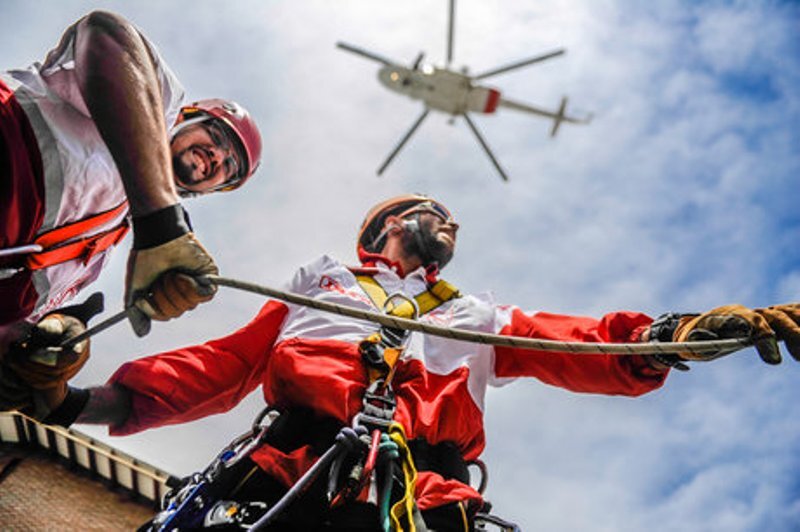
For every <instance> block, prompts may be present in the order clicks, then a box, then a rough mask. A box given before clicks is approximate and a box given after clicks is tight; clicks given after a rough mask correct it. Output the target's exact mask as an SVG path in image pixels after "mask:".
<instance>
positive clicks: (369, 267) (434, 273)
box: [350, 249, 439, 284]
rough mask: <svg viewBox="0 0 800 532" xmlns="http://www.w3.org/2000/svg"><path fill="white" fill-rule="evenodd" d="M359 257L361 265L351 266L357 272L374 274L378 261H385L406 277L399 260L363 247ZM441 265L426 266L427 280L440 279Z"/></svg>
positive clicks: (433, 281)
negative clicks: (393, 259)
mask: <svg viewBox="0 0 800 532" xmlns="http://www.w3.org/2000/svg"><path fill="white" fill-rule="evenodd" d="M358 258H359V259H360V260H361V266H360V267H358V266H356V267H351V268H350V271H352V272H353V273H355V274H372V275H374V274H375V273H377V268H378V263H383V264H385V265H386V266H387V267H389V268H391V269H392V270H394V272H395V273H397V275H399V276H400V277H405V276H406V272H404V271H403V267H402V266H401V265H400V263H399V262H395V261H392V260H389V259H388V258H386V257H384V256H383V255H381V254H380V253H369V252H367V251H364V250H363V249H359V250H358ZM438 275H439V267H438V266H437V265H436V264H431V265H429V266H427V267H426V268H425V281H426V282H428V283H429V284H433V283H435V282H436V281H438V279H437V277H438Z"/></svg>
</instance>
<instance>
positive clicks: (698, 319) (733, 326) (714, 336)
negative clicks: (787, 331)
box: [672, 305, 796, 364]
mask: <svg viewBox="0 0 800 532" xmlns="http://www.w3.org/2000/svg"><path fill="white" fill-rule="evenodd" d="M795 328H796V325H795ZM729 338H743V339H748V340H751V341H753V343H754V344H755V348H756V350H757V351H758V354H759V355H760V356H761V359H762V360H763V361H764V362H766V363H767V364H778V363H780V361H781V355H780V351H779V350H778V342H777V339H776V335H775V331H773V329H772V328H771V327H770V324H769V322H768V321H767V319H766V318H765V317H764V315H762V314H761V313H760V312H759V311H755V310H752V309H749V308H747V307H743V306H742V305H727V306H724V307H719V308H715V309H713V310H710V311H708V312H706V313H704V314H700V315H689V316H684V317H682V318H681V319H680V321H679V323H678V326H677V328H676V329H675V332H674V333H673V337H672V339H673V341H675V342H695V341H703V340H723V339H729ZM730 352H732V351H727V352H717V353H707V354H696V353H688V352H683V353H680V357H681V358H682V359H684V360H713V359H715V358H719V357H721V356H724V355H727V354H729V353H730Z"/></svg>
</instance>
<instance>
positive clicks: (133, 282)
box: [125, 232, 219, 336]
mask: <svg viewBox="0 0 800 532" xmlns="http://www.w3.org/2000/svg"><path fill="white" fill-rule="evenodd" d="M217 273H219V270H218V269H217V266H216V264H214V260H213V259H212V258H211V256H210V255H209V254H208V252H207V251H206V250H205V248H203V246H202V245H201V244H200V242H198V240H197V239H196V238H195V236H194V234H193V233H191V232H190V233H185V234H183V235H181V236H179V237H177V238H175V239H173V240H170V241H169V242H166V243H164V244H161V245H158V246H155V247H150V248H146V249H133V250H131V252H130V255H129V256H128V271H127V275H126V279H125V306H126V307H129V306H131V305H135V307H134V308H133V309H132V312H131V313H130V315H129V318H130V321H131V325H132V326H133V330H134V332H135V333H136V334H137V335H138V336H144V335H146V334H147V333H148V332H149V331H150V319H155V320H159V321H166V320H169V319H172V318H176V317H178V316H180V315H181V314H183V313H184V312H186V311H187V310H192V309H193V308H195V307H196V306H197V305H198V304H200V303H203V302H205V301H209V300H210V299H211V298H213V297H214V294H215V293H216V290H217V288H216V285H213V284H211V283H201V282H200V281H198V280H197V279H196V278H195V277H194V276H199V275H207V274H213V275H216V274H217Z"/></svg>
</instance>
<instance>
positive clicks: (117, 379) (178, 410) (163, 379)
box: [109, 301, 288, 436]
mask: <svg viewBox="0 0 800 532" xmlns="http://www.w3.org/2000/svg"><path fill="white" fill-rule="evenodd" d="M287 311H288V309H287V307H286V306H285V305H283V304H282V303H278V302H274V301H270V302H269V303H267V304H266V305H264V307H263V308H262V309H261V312H259V314H258V315H257V316H256V317H255V319H253V321H251V322H250V323H248V324H247V325H246V326H244V327H243V328H241V329H239V330H238V331H236V332H235V333H233V334H231V335H230V336H226V337H224V338H220V339H218V340H212V341H210V342H207V343H205V344H201V345H196V346H192V347H185V348H181V349H176V350H174V351H168V352H165V353H161V354H158V355H153V356H150V357H146V358H141V359H139V360H134V361H132V362H128V363H126V364H124V365H123V366H122V367H120V368H119V369H118V370H117V371H116V372H115V373H114V375H112V376H111V379H110V380H109V384H120V385H123V386H125V387H126V388H128V389H129V390H131V391H132V392H133V404H132V409H131V414H130V416H129V417H128V419H127V420H126V422H125V423H124V424H122V425H119V426H116V427H112V428H111V429H110V430H109V433H110V434H111V435H114V436H121V435H125V434H131V433H134V432H139V431H141V430H144V429H147V428H153V427H159V426H162V425H171V424H175V423H185V422H187V421H192V420H195V419H199V418H201V417H205V416H209V415H212V414H218V413H220V412H226V411H228V410H230V409H231V408H233V407H234V406H236V405H237V404H238V403H239V402H240V401H241V400H242V399H243V398H244V397H246V396H247V395H248V394H249V393H250V392H252V391H253V390H254V389H255V388H256V387H257V386H258V385H259V384H260V383H261V377H262V373H263V371H264V367H265V365H266V362H267V360H268V358H269V353H270V351H271V350H272V346H273V344H274V343H275V339H276V338H277V337H278V333H279V332H280V327H281V324H282V323H283V320H284V318H285V317H286V313H287Z"/></svg>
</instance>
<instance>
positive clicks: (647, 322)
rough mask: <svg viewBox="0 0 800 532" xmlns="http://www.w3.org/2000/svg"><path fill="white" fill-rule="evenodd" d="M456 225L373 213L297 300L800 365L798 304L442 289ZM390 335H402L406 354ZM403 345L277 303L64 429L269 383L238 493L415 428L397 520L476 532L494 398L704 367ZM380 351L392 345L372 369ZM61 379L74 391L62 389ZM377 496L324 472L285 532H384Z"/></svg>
mask: <svg viewBox="0 0 800 532" xmlns="http://www.w3.org/2000/svg"><path fill="white" fill-rule="evenodd" d="M457 231H458V224H457V223H456V222H455V220H454V219H453V217H452V215H451V214H450V212H449V211H448V210H447V209H446V208H445V207H444V206H443V205H442V204H441V203H438V202H437V201H435V200H432V199H430V198H427V197H424V196H418V195H406V196H400V197H396V198H392V199H390V200H387V201H385V202H383V203H381V204H379V205H377V206H376V207H374V208H373V209H372V210H371V211H370V212H369V213H368V214H367V216H366V219H365V221H364V223H363V226H362V227H361V231H360V234H359V237H358V254H359V257H360V259H361V266H360V267H358V268H348V267H346V266H344V265H342V264H341V263H339V262H338V261H336V260H334V259H332V258H330V257H322V258H321V259H319V260H317V261H315V262H313V263H311V264H310V265H308V266H305V267H303V268H301V269H300V270H299V271H298V272H297V274H296V275H295V277H294V279H293V280H292V281H291V283H290V285H289V288H288V289H289V290H290V291H292V292H295V293H299V294H304V295H306V296H311V297H313V298H314V299H316V300H324V301H329V302H333V303H340V304H343V305H348V306H351V307H355V308H360V309H364V310H373V311H375V310H380V309H382V308H384V306H385V301H384V299H385V298H386V294H387V293H399V294H403V295H404V296H405V297H407V298H410V299H413V300H414V301H416V305H417V307H418V310H419V313H420V314H421V315H420V316H418V319H419V320H420V321H422V322H427V323H431V324H436V325H443V326H447V327H453V328H457V329H466V330H471V331H478V332H484V333H499V334H501V335H511V336H524V337H532V338H541V339H550V340H562V341H583V342H608V343H619V342H640V341H647V340H650V339H652V340H657V341H673V340H675V341H685V340H697V339H711V338H730V337H742V338H748V339H752V340H753V341H755V342H756V347H757V349H758V351H759V353H760V354H761V356H762V358H764V360H765V361H767V362H769V363H778V362H780V354H779V351H778V346H777V340H784V341H786V345H787V347H788V349H789V350H790V351H791V353H792V355H793V356H794V357H795V358H798V357H800V326H799V325H798V324H800V310H799V306H798V305H782V306H776V307H770V308H768V309H758V310H750V309H747V308H745V307H741V306H739V305H731V306H727V307H720V308H719V309H715V310H712V311H710V312H708V313H705V314H700V315H691V316H675V315H669V316H667V317H665V318H663V319H659V320H657V321H655V322H654V321H653V320H652V319H651V318H649V317H648V316H645V315H644V314H640V313H635V312H615V313H610V314H607V315H605V316H603V317H602V318H601V319H599V320H597V319H592V318H588V317H575V316H564V315H556V314H550V313H545V312H535V313H532V314H528V313H524V312H523V311H522V310H520V309H519V308H516V307H513V306H507V305H500V304H497V303H495V302H494V301H493V299H492V297H491V296H490V295H468V294H464V293H461V292H459V291H458V290H456V289H455V288H454V287H452V286H451V285H449V284H448V283H446V282H443V281H441V280H439V279H437V276H438V273H439V270H440V269H442V268H444V267H445V265H447V263H448V262H449V261H450V259H451V258H452V256H453V252H454V250H455V244H456V234H457ZM397 303H398V304H397V305H396V306H397V308H400V307H402V306H403V304H402V300H401V301H399V302H397ZM408 306H411V307H412V308H413V307H414V305H413V304H410V302H409V305H408ZM386 308H389V307H386ZM391 312H392V313H395V311H394V310H392V311H391ZM413 313H414V312H412V314H413ZM376 333H378V335H377V336H376ZM393 334H395V335H397V337H399V338H401V341H400V342H394V343H393V341H392V338H391V336H392V335H393ZM403 336H404V335H403V333H402V332H399V331H396V330H386V329H382V328H380V327H379V326H378V325H376V324H373V323H370V322H366V321H361V320H355V319H351V318H347V317H343V316H341V315H338V314H332V313H325V312H321V311H318V310H314V309H311V308H307V307H302V306H296V305H290V304H284V303H280V302H277V301H269V302H267V303H266V304H265V305H264V307H263V308H262V310H261V311H260V312H259V313H258V315H257V316H256V317H255V318H254V319H253V320H252V321H250V323H248V324H247V325H245V326H244V327H242V328H241V329H239V330H238V331H236V332H234V333H232V334H231V335H229V336H226V337H223V338H219V339H216V340H212V341H209V342H207V343H204V344H202V345H196V346H192V347H186V348H182V349H176V350H174V351H171V352H166V353H161V354H157V355H154V356H150V357H146V358H142V359H139V360H135V361H132V362H128V363H126V364H124V365H123V366H122V367H120V368H119V369H118V370H117V371H116V372H115V374H114V375H113V376H112V377H111V379H110V381H109V382H108V383H107V384H106V385H104V386H100V387H96V388H90V389H88V390H78V389H74V388H71V389H69V392H68V393H67V392H66V391H65V392H64V397H65V400H64V402H63V403H62V405H61V406H60V407H59V408H58V410H57V411H56V414H57V415H56V418H54V419H52V420H51V421H53V422H57V423H62V424H66V425H68V424H70V423H72V422H75V421H77V422H78V423H101V424H107V425H109V427H110V433H111V434H114V435H125V434H131V433H134V432H138V431H141V430H145V429H148V428H153V427H159V426H163V425H169V424H175V423H185V422H189V421H191V420H194V419H198V418H202V417H205V416H208V415H211V414H216V413H219V412H224V411H227V410H229V409H231V408H232V407H234V406H235V405H236V404H237V403H239V402H240V401H241V400H242V399H243V398H244V397H245V396H246V395H248V394H249V393H250V392H252V391H253V390H255V389H256V388H257V387H258V386H261V387H262V392H263V394H264V399H265V401H266V402H267V403H268V404H269V405H272V406H274V407H275V408H277V409H278V410H279V411H281V412H282V414H281V416H280V417H279V418H278V420H277V421H276V422H275V423H273V425H272V426H271V428H270V429H269V431H268V432H267V435H266V437H265V439H264V440H263V441H262V442H261V443H260V445H259V446H258V447H257V448H256V449H255V450H253V451H252V453H251V454H249V455H248V456H246V457H245V458H243V459H241V460H238V461H237V462H236V465H235V466H232V469H231V471H230V472H229V474H230V475H233V476H234V477H235V481H233V482H230V484H229V486H228V487H229V488H230V493H226V494H225V496H226V497H229V498H231V499H234V500H238V501H261V502H266V503H267V504H269V505H271V504H274V503H275V502H276V501H277V500H279V499H280V498H281V497H282V496H283V495H284V494H285V493H286V491H287V489H289V487H290V486H292V485H293V484H294V483H295V482H296V481H297V480H298V478H300V477H301V475H302V474H303V473H304V472H305V471H307V470H308V469H309V468H310V467H311V466H312V464H314V463H315V461H316V460H318V459H319V457H320V456H321V455H322V454H323V452H324V451H325V449H327V448H328V447H329V446H330V445H331V444H332V442H333V441H334V438H335V437H336V433H337V430H340V428H341V427H349V426H351V425H355V426H359V425H361V424H363V425H365V426H368V427H370V428H374V427H376V426H380V425H381V424H380V422H379V421H375V420H376V419H380V418H381V416H386V418H384V421H386V424H387V425H389V426H391V427H394V429H391V428H390V429H389V430H390V431H391V430H395V431H396V432H402V433H403V437H402V438H401V440H400V442H401V443H403V442H407V447H408V449H409V452H410V454H411V456H412V457H413V463H414V464H416V469H417V470H418V476H417V478H416V481H415V483H411V485H412V487H413V494H412V495H413V500H414V504H415V506H414V508H415V509H414V510H409V511H406V512H405V514H404V513H403V511H398V513H399V516H400V517H402V516H403V515H405V517H407V518H409V519H411V517H409V515H410V514H414V515H415V517H414V518H413V519H415V520H416V522H417V525H418V526H419V527H420V528H419V529H422V528H421V527H422V526H423V524H422V521H421V520H424V524H425V526H427V527H428V528H431V529H435V530H470V529H471V528H472V523H473V518H474V516H475V514H476V512H477V511H478V510H479V509H480V508H481V506H482V504H483V499H482V497H481V495H480V494H479V493H478V492H477V491H476V490H475V489H474V488H473V487H471V486H470V485H469V482H468V475H467V474H466V473H465V471H466V466H465V463H466V462H467V461H469V460H473V459H476V458H478V457H479V456H480V454H481V452H482V451H483V448H484V444H485V437H484V428H483V427H484V426H483V415H484V412H483V409H484V396H485V393H486V389H487V387H488V386H490V385H493V386H502V385H504V384H506V383H508V382H510V381H512V380H513V379H515V378H518V377H535V378H537V379H538V380H540V381H542V382H544V383H547V384H550V385H554V386H558V387H562V388H566V389H569V390H572V391H575V392H585V393H598V394H611V395H626V396H637V395H640V394H644V393H647V392H650V391H652V390H655V389H657V388H659V387H660V386H661V385H662V384H663V383H664V380H665V379H666V377H667V374H668V373H669V371H670V368H671V366H678V365H683V363H684V360H683V359H686V358H693V359H696V358H700V359H702V358H704V357H702V356H700V357H698V356H696V355H686V356H684V355H681V356H678V355H668V356H659V357H653V356H642V355H627V356H615V355H582V356H573V355H570V354H566V353H555V352H541V351H531V350H524V349H518V348H514V347H492V346H489V345H483V344H472V343H468V342H464V341H456V340H452V339H449V338H441V337H438V336H430V335H424V334H421V333H416V332H415V333H411V334H410V335H409V336H408V337H407V338H405V339H403ZM400 343H402V348H401V349H400V350H399V360H390V359H389V357H388V356H387V355H386V352H388V351H389V347H391V346H392V345H397V344H400ZM378 347H381V348H383V347H385V348H386V350H385V351H384V357H383V358H381V357H378V360H375V359H374V358H373V357H372V355H373V354H374V353H375V352H378V353H379V354H380V353H381V350H380V349H377V348H378ZM373 348H375V349H373ZM86 351H88V347H87V348H86ZM397 353H398V352H395V354H397ZM712 356H713V355H709V358H711V357H712ZM80 364H81V361H76V363H75V365H74V366H73V367H71V368H69V372H70V373H74V372H75V371H76V370H77V369H76V368H78V367H79V366H80ZM34 366H35V365H34V364H32V363H27V364H23V365H22V366H20V367H16V368H15V369H16V370H17V371H19V373H20V374H23V375H30V376H31V379H33V380H35V379H37V378H50V379H51V380H57V379H59V378H60V377H52V376H51V377H44V373H43V372H42V368H40V367H34ZM59 383H60V384H59V386H61V388H62V389H64V390H66V383H65V379H63V378H61V380H60V381H59ZM381 394H383V395H381ZM397 427H400V428H399V429H398V428H397ZM381 437H382V436H381ZM393 441H395V440H393ZM403 445H405V443H404V444H403ZM365 467H366V466H365ZM345 469H347V467H345ZM234 473H235V474H234ZM362 480H363V479H362ZM406 480H408V478H407V479H406ZM376 482H377V481H376ZM371 486H372V484H371V483H370V481H369V479H367V482H366V485H365V487H363V490H362V489H361V487H362V485H359V486H358V488H359V489H355V490H350V491H349V492H348V491H347V490H346V489H345V490H344V495H342V491H341V490H342V488H341V482H340V478H339V477H338V476H336V475H333V480H330V479H327V480H326V479H325V475H323V476H322V479H318V480H317V481H316V483H315V484H314V485H312V487H311V488H310V489H309V491H308V492H306V494H305V495H304V496H303V497H301V498H300V499H299V500H297V501H296V502H295V503H294V504H292V505H290V506H289V507H288V508H287V509H286V511H285V512H284V513H283V515H281V516H279V517H278V521H277V523H278V524H277V525H276V526H277V527H278V528H276V529H279V530H311V529H314V530H317V529H326V530H374V529H380V528H381V526H380V525H379V523H381V522H383V523H384V524H385V521H386V519H388V517H387V516H386V515H385V511H384V508H385V506H384V505H383V503H381V501H380V500H379V499H380V496H379V495H376V494H375V493H376V491H374V490H371V489H370V487H371ZM406 488H408V484H407V485H406ZM376 489H377V488H376ZM380 493H383V492H382V491H380ZM332 502H333V504H331V503H332ZM394 511H395V510H394V507H393V508H392V512H394ZM233 513H234V514H235V512H233ZM392 517H393V518H394V517H398V516H395V515H394V514H392ZM323 524H324V525H325V526H327V527H328V528H325V527H324V526H323Z"/></svg>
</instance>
